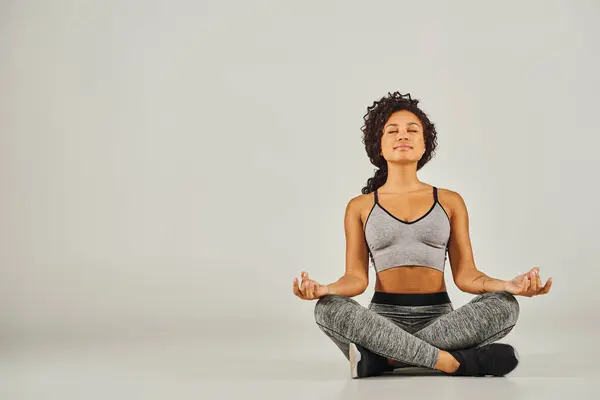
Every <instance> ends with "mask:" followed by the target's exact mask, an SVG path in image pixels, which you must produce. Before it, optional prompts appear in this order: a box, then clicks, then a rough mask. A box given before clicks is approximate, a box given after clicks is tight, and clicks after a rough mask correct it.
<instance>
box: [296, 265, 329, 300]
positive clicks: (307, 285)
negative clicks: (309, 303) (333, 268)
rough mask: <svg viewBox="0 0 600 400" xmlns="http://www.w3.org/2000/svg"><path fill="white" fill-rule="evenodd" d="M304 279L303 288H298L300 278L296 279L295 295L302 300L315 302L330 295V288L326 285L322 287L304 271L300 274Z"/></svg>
mask: <svg viewBox="0 0 600 400" xmlns="http://www.w3.org/2000/svg"><path fill="white" fill-rule="evenodd" d="M300 276H301V277H302V286H301V287H300V286H298V278H294V283H293V290H294V294H295V295H296V296H298V297H300V298H301V299H302V300H314V299H318V298H320V297H323V296H325V295H327V294H329V288H328V287H327V286H326V285H321V284H319V283H317V282H316V281H313V280H312V279H310V278H309V277H308V274H307V273H306V272H304V271H302V272H301V273H300Z"/></svg>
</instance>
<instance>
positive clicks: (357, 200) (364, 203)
mask: <svg viewBox="0 0 600 400" xmlns="http://www.w3.org/2000/svg"><path fill="white" fill-rule="evenodd" d="M373 203H374V197H373V192H370V193H367V194H359V195H358V196H355V197H352V198H351V199H350V200H348V204H347V205H346V211H351V212H356V213H359V214H360V213H361V212H362V211H363V210H365V208H369V209H370V208H371V207H372V206H373Z"/></svg>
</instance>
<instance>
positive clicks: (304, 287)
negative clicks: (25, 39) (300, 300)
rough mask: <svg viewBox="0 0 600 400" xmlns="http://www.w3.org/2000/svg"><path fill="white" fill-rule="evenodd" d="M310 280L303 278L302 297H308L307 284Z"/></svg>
mask: <svg viewBox="0 0 600 400" xmlns="http://www.w3.org/2000/svg"><path fill="white" fill-rule="evenodd" d="M307 283H308V282H307V281H306V280H304V279H302V284H301V285H300V293H302V297H306V284H307Z"/></svg>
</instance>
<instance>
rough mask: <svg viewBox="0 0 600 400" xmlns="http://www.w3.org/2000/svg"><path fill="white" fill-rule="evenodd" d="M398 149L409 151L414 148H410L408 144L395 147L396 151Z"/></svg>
mask: <svg viewBox="0 0 600 400" xmlns="http://www.w3.org/2000/svg"><path fill="white" fill-rule="evenodd" d="M396 149H400V150H408V149H412V146H409V145H407V144H401V145H399V146H394V150H396Z"/></svg>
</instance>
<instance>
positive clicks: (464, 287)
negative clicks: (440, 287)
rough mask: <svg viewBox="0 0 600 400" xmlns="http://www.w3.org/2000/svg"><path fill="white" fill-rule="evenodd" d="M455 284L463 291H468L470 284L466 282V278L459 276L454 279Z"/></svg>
mask: <svg viewBox="0 0 600 400" xmlns="http://www.w3.org/2000/svg"><path fill="white" fill-rule="evenodd" d="M454 284H455V285H456V287H457V288H458V290H460V291H461V292H467V291H468V288H467V286H468V285H466V284H465V280H464V279H458V278H457V279H455V280H454Z"/></svg>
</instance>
